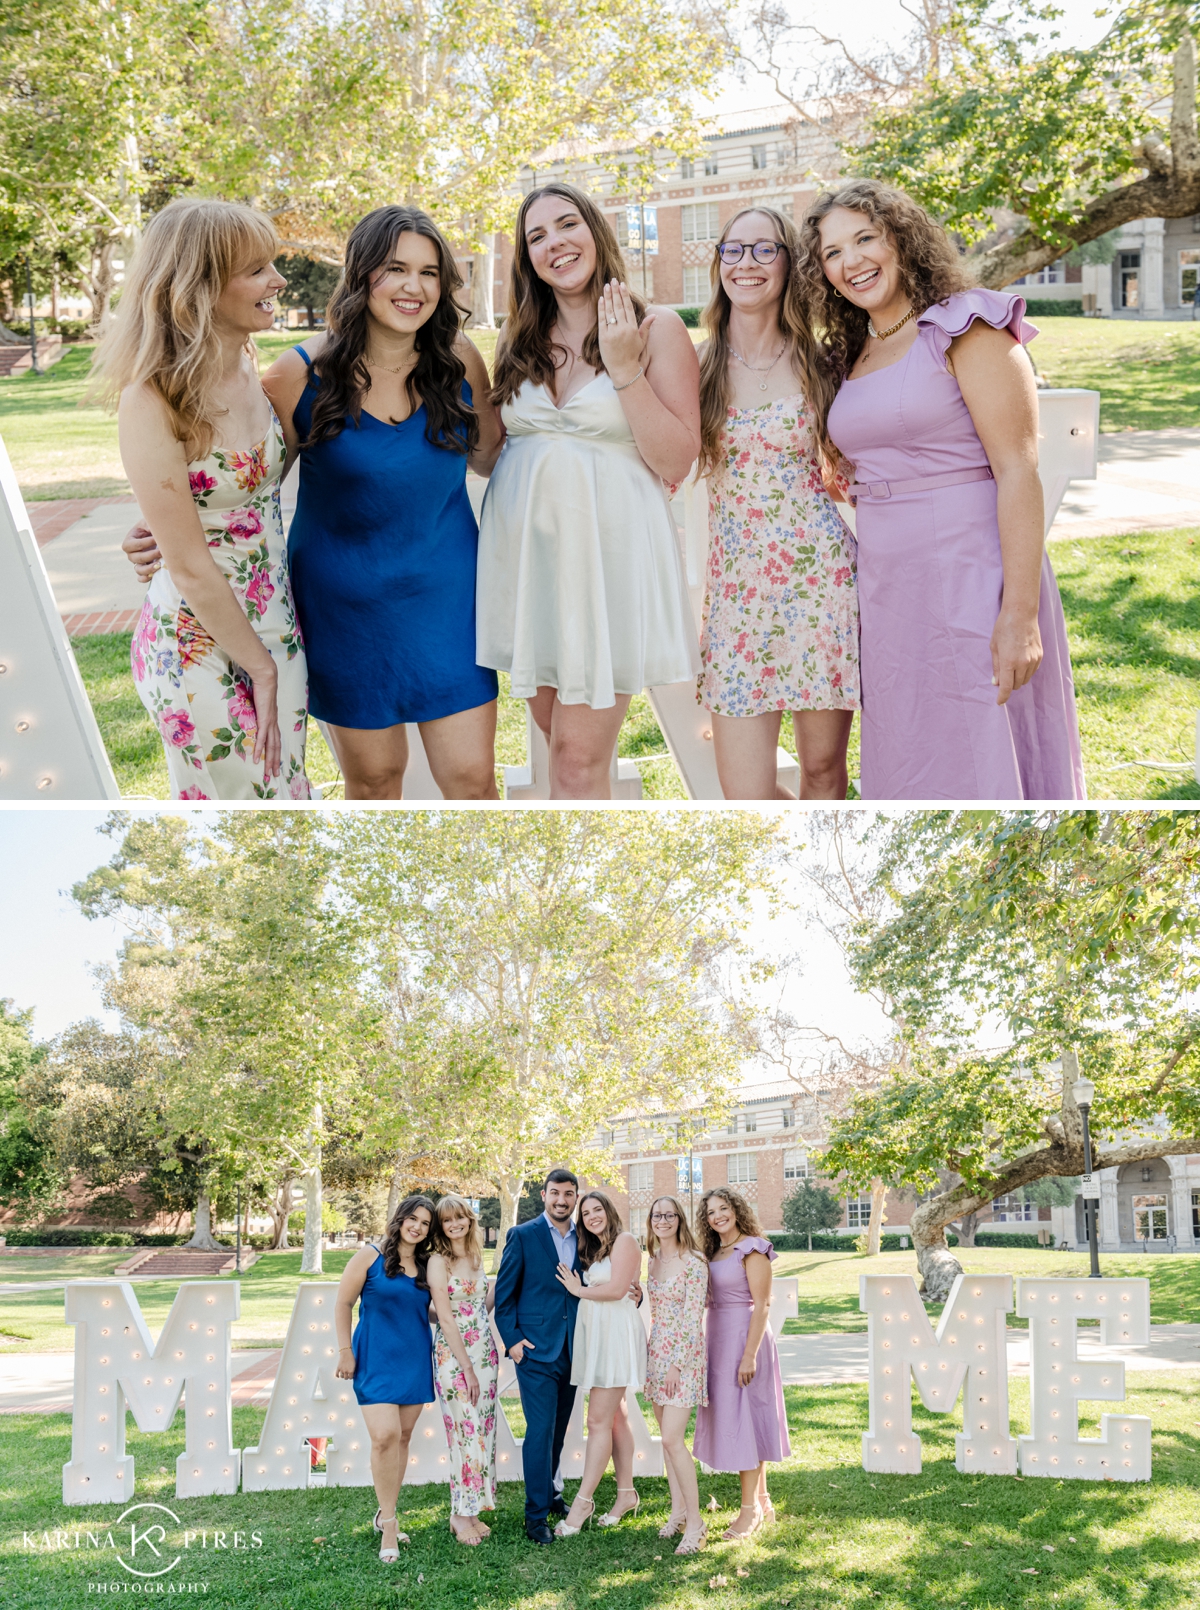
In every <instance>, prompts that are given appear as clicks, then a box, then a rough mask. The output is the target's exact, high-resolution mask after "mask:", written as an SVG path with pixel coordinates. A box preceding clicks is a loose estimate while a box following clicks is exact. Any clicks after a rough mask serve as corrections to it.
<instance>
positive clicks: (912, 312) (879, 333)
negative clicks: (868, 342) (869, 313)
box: [867, 307, 917, 341]
mask: <svg viewBox="0 0 1200 1610" xmlns="http://www.w3.org/2000/svg"><path fill="white" fill-rule="evenodd" d="M916 316H917V310H916V308H915V307H910V308H909V310H908V312H907V313H906V314H905V315H904V317H903V318H902V319H899V320H898V321H897V322H896V323H895V324H893V325H892V326H891V328H890V329H887V330H877V329H876V328H875V326H874V325H873V324H872V323H871V321H870V319H868V320H867V333H868V334H869V335H870V336H871V337H872V338H873V339H874V340H876V341H886V340H887V338H888V336H889V335H895V333H896V331H897V330H902V329H903V328H904V326H905V325H906V324H907V323H908V321H909V319H915V318H916Z"/></svg>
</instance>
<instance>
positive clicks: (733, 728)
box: [711, 710, 796, 799]
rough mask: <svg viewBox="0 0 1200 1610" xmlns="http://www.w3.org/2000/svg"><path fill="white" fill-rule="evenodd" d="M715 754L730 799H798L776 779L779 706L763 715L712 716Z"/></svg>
mask: <svg viewBox="0 0 1200 1610" xmlns="http://www.w3.org/2000/svg"><path fill="white" fill-rule="evenodd" d="M711 720H712V735H713V757H714V759H715V760H716V762H717V776H718V778H719V779H720V782H721V792H722V793H723V794H724V796H725V798H726V799H794V798H795V797H796V796H795V795H794V794H791V793H789V792H788V790H787V789H786V788H781V787H780V786H779V783H778V782H777V781H776V775H775V771H776V768H775V755H776V750H777V749H778V747H779V724H780V721H781V720H782V716H781V715H780V712H779V711H778V710H765V711H764V712H763V713H762V715H760V716H717V715H714V716H712V717H711Z"/></svg>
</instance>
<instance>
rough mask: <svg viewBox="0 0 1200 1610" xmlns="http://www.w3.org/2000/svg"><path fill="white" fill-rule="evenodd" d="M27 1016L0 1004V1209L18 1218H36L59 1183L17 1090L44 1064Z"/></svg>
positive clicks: (39, 1129)
mask: <svg viewBox="0 0 1200 1610" xmlns="http://www.w3.org/2000/svg"><path fill="white" fill-rule="evenodd" d="M32 1023H33V1014H32V1012H21V1011H18V1010H17V1009H16V1008H15V1007H14V1005H13V1003H12V1001H11V1000H0V1204H2V1205H3V1206H4V1207H7V1208H14V1209H15V1210H16V1212H17V1216H18V1218H19V1219H32V1218H40V1217H41V1216H42V1214H43V1213H44V1212H45V1211H46V1209H47V1208H49V1207H50V1206H52V1205H53V1204H54V1203H55V1202H56V1201H57V1199H58V1196H59V1194H60V1192H61V1190H62V1186H63V1184H64V1181H63V1178H62V1175H61V1173H60V1172H59V1170H58V1169H57V1168H56V1167H55V1163H54V1156H53V1148H52V1146H51V1144H50V1140H49V1137H48V1136H47V1134H46V1127H45V1125H44V1124H40V1123H39V1122H38V1114H37V1113H36V1111H35V1112H31V1111H30V1108H29V1104H28V1101H27V1098H26V1097H25V1095H24V1093H23V1087H24V1086H25V1085H26V1083H27V1081H29V1080H30V1078H31V1077H32V1076H33V1075H34V1074H35V1073H36V1071H37V1070H38V1069H39V1068H40V1067H41V1066H42V1065H43V1064H44V1062H45V1060H46V1048H45V1047H44V1046H40V1045H36V1044H35V1043H34V1040H33V1036H32V1033H31V1027H32Z"/></svg>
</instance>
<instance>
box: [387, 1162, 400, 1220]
mask: <svg viewBox="0 0 1200 1610" xmlns="http://www.w3.org/2000/svg"><path fill="white" fill-rule="evenodd" d="M399 1206H400V1164H399V1163H397V1164H396V1167H395V1170H394V1172H393V1174H392V1178H391V1183H390V1184H389V1185H388V1205H387V1224H385V1225H384V1229H386V1228H387V1225H388V1224H390V1223H391V1222H392V1216H393V1215H394V1213H395V1211H396V1209H397V1208H398V1207H399Z"/></svg>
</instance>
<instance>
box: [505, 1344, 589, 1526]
mask: <svg viewBox="0 0 1200 1610" xmlns="http://www.w3.org/2000/svg"><path fill="white" fill-rule="evenodd" d="M517 1386H518V1388H519V1390H520V1393H521V1407H522V1409H523V1410H524V1411H525V1443H524V1446H523V1448H522V1450H521V1457H522V1461H523V1463H524V1466H525V1524H526V1526H534V1525H536V1524H537V1523H538V1522H539V1521H544V1520H545V1519H546V1516H547V1515H548V1514H549V1513H550V1501H551V1499H552V1498H553V1497H554V1472H555V1471H556V1470H557V1469H558V1462H559V1460H560V1459H561V1457H562V1447H563V1439H564V1438H565V1437H566V1434H567V1424H568V1422H569V1421H570V1418H571V1410H572V1409H573V1408H574V1407H575V1388H574V1387H573V1386H572V1385H571V1350H570V1348H569V1347H568V1346H567V1344H566V1342H565V1341H564V1342H563V1348H562V1352H561V1353H560V1354H559V1355H558V1357H557V1358H555V1359H545V1358H539V1357H538V1355H537V1353H536V1352H532V1353H531V1352H529V1351H526V1352H525V1354H524V1356H523V1358H522V1359H521V1362H520V1363H519V1364H518V1365H517Z"/></svg>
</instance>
